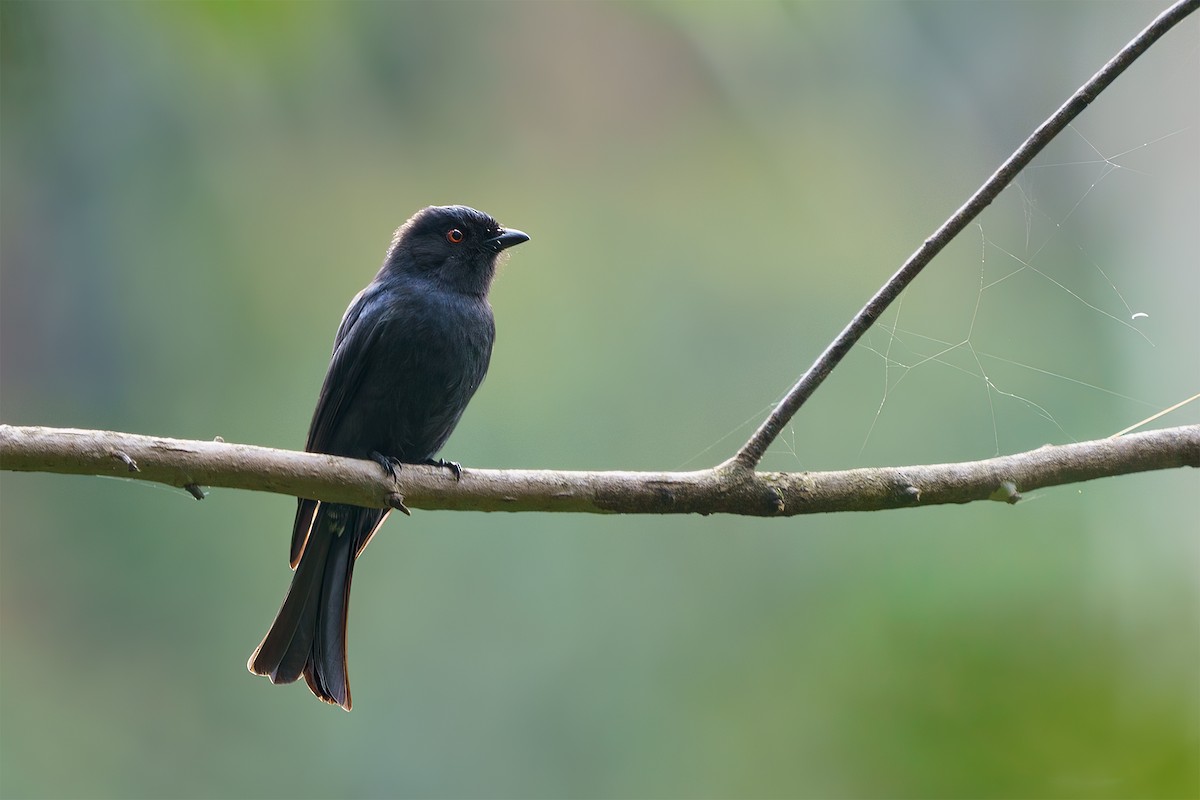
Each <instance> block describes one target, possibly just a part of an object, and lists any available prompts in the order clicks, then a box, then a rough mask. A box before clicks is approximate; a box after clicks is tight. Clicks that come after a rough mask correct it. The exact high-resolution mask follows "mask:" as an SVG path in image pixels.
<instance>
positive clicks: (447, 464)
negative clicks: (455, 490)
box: [425, 458, 462, 482]
mask: <svg viewBox="0 0 1200 800" xmlns="http://www.w3.org/2000/svg"><path fill="white" fill-rule="evenodd" d="M425 463H426V464H428V465H429V466H431V467H441V468H442V469H448V470H450V471H451V472H453V473H454V480H455V481H456V482H457V481H461V480H462V464H460V463H458V462H457V461H446V460H444V459H441V458H430V459H427V460H426V461H425Z"/></svg>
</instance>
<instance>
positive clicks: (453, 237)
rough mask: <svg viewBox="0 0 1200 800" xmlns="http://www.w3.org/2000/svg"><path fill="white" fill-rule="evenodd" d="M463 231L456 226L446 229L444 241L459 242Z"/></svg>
mask: <svg viewBox="0 0 1200 800" xmlns="http://www.w3.org/2000/svg"><path fill="white" fill-rule="evenodd" d="M463 238H464V237H463V232H462V231H460V230H459V229H458V228H451V229H450V230H448V231H446V241H447V242H449V243H450V244H459V243H461V242H462V240H463Z"/></svg>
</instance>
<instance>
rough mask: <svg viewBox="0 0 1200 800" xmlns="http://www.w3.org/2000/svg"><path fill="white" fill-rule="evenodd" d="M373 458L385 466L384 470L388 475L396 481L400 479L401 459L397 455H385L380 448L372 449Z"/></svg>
mask: <svg viewBox="0 0 1200 800" xmlns="http://www.w3.org/2000/svg"><path fill="white" fill-rule="evenodd" d="M371 460H372V461H374V462H375V463H376V464H378V465H379V466H381V467H383V471H384V472H386V473H387V474H388V477H389V478H391V479H392V480H394V481H398V480H400V467H401V466H403V465H402V464H401V463H400V459H398V458H396V457H395V456H385V455H384V454H383V453H380V452H379V451H378V450H372V451H371Z"/></svg>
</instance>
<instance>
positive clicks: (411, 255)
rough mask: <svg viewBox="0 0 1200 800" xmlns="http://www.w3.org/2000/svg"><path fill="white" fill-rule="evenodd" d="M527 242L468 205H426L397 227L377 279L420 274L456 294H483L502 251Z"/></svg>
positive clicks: (514, 231) (526, 239)
mask: <svg viewBox="0 0 1200 800" xmlns="http://www.w3.org/2000/svg"><path fill="white" fill-rule="evenodd" d="M528 240H529V237H528V236H527V235H525V234H524V233H522V232H521V231H518V230H513V229H511V228H505V227H503V226H501V225H500V223H498V222H496V220H495V219H493V218H492V217H490V216H489V215H487V214H484V213H483V212H482V211H476V210H475V209H473V208H469V207H468V206H429V207H428V208H423V209H421V210H420V211H418V212H417V213H416V214H414V215H413V216H412V218H411V219H410V220H409V221H408V222H406V223H404V224H403V225H401V226H400V228H399V229H397V231H396V233H395V235H394V236H393V237H392V244H391V247H389V248H388V253H387V258H386V259H384V262H383V269H382V270H380V277H385V276H387V275H395V276H413V277H416V276H421V277H425V278H428V279H432V280H436V281H437V282H438V283H441V284H443V285H444V286H446V287H447V288H449V289H452V290H454V291H457V292H462V293H464V294H476V295H486V294H487V291H488V289H489V288H490V287H491V285H492V278H493V277H494V276H495V274H496V263H497V261H498V260H499V258H500V254H501V253H503V252H504V251H505V250H506V249H507V248H509V247H512V246H513V245H517V244H520V243H521V242H525V241H528Z"/></svg>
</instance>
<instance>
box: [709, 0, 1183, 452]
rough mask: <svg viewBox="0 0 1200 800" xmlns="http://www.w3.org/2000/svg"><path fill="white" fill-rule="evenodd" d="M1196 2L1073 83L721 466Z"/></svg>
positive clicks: (765, 443) (763, 432) (772, 430)
mask: <svg viewBox="0 0 1200 800" xmlns="http://www.w3.org/2000/svg"><path fill="white" fill-rule="evenodd" d="M1197 7H1200V0H1180V2H1177V3H1175V5H1173V6H1171V7H1170V8H1168V9H1167V10H1166V11H1164V12H1163V13H1162V14H1160V15H1159V16H1158V18H1157V19H1155V20H1154V21H1153V22H1152V23H1150V25H1149V26H1147V27H1146V29H1145V30H1143V31H1142V32H1141V33H1139V34H1138V35H1137V36H1135V37H1134V38H1133V40H1132V41H1130V42H1129V44H1127V45H1125V47H1123V48H1122V49H1121V51H1120V52H1119V53H1117V54H1116V55H1115V56H1113V58H1112V60H1110V61H1109V62H1108V63H1107V64H1105V65H1104V68H1103V69H1101V70H1100V71H1099V72H1097V73H1096V74H1095V75H1093V76H1092V77H1091V79H1090V80H1088V82H1087V83H1085V84H1083V86H1081V87H1079V89H1078V91H1076V92H1075V94H1073V95H1071V97H1070V98H1069V99H1068V100H1067V102H1065V103H1063V105H1062V107H1060V108H1059V109H1058V110H1057V111H1055V112H1054V114H1052V115H1051V116H1050V118H1049V119H1047V120H1046V121H1045V122H1043V123H1042V124H1041V125H1040V126H1038V129H1037V130H1036V131H1034V132H1033V135H1032V136H1030V137H1029V138H1028V139H1026V140H1025V142H1024V143H1023V144H1022V145H1021V146H1020V147H1018V148H1017V150H1016V152H1015V153H1013V154H1012V155H1011V156H1009V157H1008V160H1006V161H1005V162H1004V163H1003V164H1001V165H1000V168H999V169H997V170H996V171H995V173H993V174H992V177H990V178H988V179H987V181H985V182H984V184H983V186H981V187H979V190H978V191H976V192H975V194H974V195H972V196H971V199H970V200H968V201H967V202H966V203H965V204H964V205H963V206H962V208H960V209H958V211H956V212H954V214H953V216H951V217H950V219H948V220H946V221H945V222H944V223H942V226H941V227H940V228H938V229H937V230H936V231H935V232H934V233H933V235H932V236H930V237H929V238H928V239H926V240H925V242H924V244H922V245H921V247H920V248H919V249H918V250H917V251H916V252H915V253H913V254H912V255H911V256H909V257H908V260H907V261H905V262H904V265H903V266H901V267H900V269H899V270H898V271H897V272H896V274H895V275H893V276H892V277H891V278H890V279H888V282H887V283H885V284H884V285H883V287H882V288H881V289H880V290H879V291H878V292H876V293H875V296H874V297H872V298H871V299H870V300H869V301H868V302H867V304H866V305H865V306H863V308H862V310H861V311H859V312H858V313H857V314H855V315H854V318H853V319H852V320H850V324H849V325H847V326H846V327H845V329H844V330H842V332H841V333H840V334H838V336H837V338H836V339H834V340H833V342H831V343H830V345H829V346H828V347H827V348H825V352H823V353H821V355H820V356H819V357H818V358H817V360H816V361H814V362H813V365H812V366H811V367H809V368H808V371H807V372H805V373H804V375H803V376H801V378H800V380H798V381H797V382H796V384H795V385H794V386H793V387H792V388H791V389H790V390H788V393H787V395H786V396H784V398H783V400H781V401H780V403H779V405H777V406H776V407H775V410H774V411H772V412H771V414H770V416H768V417H767V419H766V420H765V421H764V422H763V424H762V425H761V426H759V428H758V430H756V431H755V432H754V435H753V436H751V437H750V439H749V440H748V441H747V442H746V443H745V444H744V445H742V447H741V449H740V450H738V451H737V453H736V454H735V455H734V456H733V458H731V459H729V461H727V462H725V466H728V467H730V468H735V469H743V470H753V469H754V468H755V467H757V466H758V463H759V462H760V461H761V460H762V457H763V454H764V453H766V451H767V448H768V447H769V446H770V445H771V443H772V442H773V441H775V438H776V437H777V436H779V433H780V431H782V430H783V429H784V428H785V427H787V424H788V423H789V422H790V421H791V419H792V417H793V416H794V415H795V414H796V412H797V411H799V410H800V407H801V406H802V405H804V403H805V401H807V400H808V398H809V397H810V396H811V395H812V393H813V392H815V391H816V389H817V387H818V386H820V385H821V384H822V383H823V382H824V381H825V379H826V378H827V377H829V374H830V373H831V372H832V371H833V369H834V367H836V366H837V365H838V363H839V362H841V360H842V359H843V358H845V356H846V354H847V353H849V352H850V349H851V348H852V347H853V346H854V344H855V343H856V342H857V341H858V340H859V339H860V338H861V337H862V335H863V334H864V333H866V332H867V329H868V328H870V327H871V326H872V325H873V324H875V321H876V320H878V319H879V317H880V316H881V315H882V314H883V312H884V311H885V310H887V307H888V306H889V305H891V303H892V301H893V300H895V299H896V298H897V297H899V296H900V293H901V292H903V291H904V289H905V288H907V286H908V285H909V284H910V283H912V282H913V280H914V279H915V278H916V277H917V275H919V274H920V272H921V270H922V269H924V268H925V266H926V265H927V264H928V263H929V262H930V261H932V260H933V257H934V256H936V255H937V254H938V253H940V252H941V251H942V249H943V248H944V247H945V246H946V245H948V244H949V243H950V241H951V240H952V239H954V237H955V236H957V235H958V234H959V233H961V232H962V230H963V229H964V228H966V227H967V225H968V224H970V222H971V221H972V220H974V219H975V217H977V216H979V214H980V213H981V212H982V211H983V210H984V209H985V208H987V206H988V205H989V204H990V203H991V202H992V201H993V200H995V199H996V197H997V196H999V194H1000V192H1002V191H1003V190H1004V188H1005V187H1007V186H1008V184H1010V183H1011V182H1012V181H1013V179H1014V178H1016V177H1017V174H1018V173H1020V171H1021V170H1022V169H1024V168H1025V167H1026V166H1027V165H1028V164H1029V162H1030V161H1032V160H1033V158H1034V156H1036V155H1037V154H1038V153H1040V152H1041V151H1042V149H1043V148H1045V147H1046V145H1048V144H1049V143H1050V142H1051V141H1052V140H1053V139H1054V137H1055V136H1057V135H1058V134H1059V133H1061V132H1062V130H1063V129H1064V128H1066V127H1067V125H1069V124H1070V123H1071V122H1072V121H1073V120H1074V119H1075V118H1076V117H1078V116H1079V115H1080V114H1081V113H1082V112H1083V110H1084V109H1085V108H1087V107H1088V105H1089V104H1090V103H1091V102H1092V101H1093V100H1095V99H1096V97H1097V95H1099V94H1100V92H1102V91H1104V89H1105V88H1107V87H1108V85H1109V84H1111V83H1112V82H1113V81H1114V80H1115V79H1116V78H1117V76H1118V75H1120V74H1121V73H1122V72H1124V71H1125V69H1126V68H1127V67H1128V66H1129V65H1130V64H1132V63H1133V62H1134V61H1135V60H1136V59H1137V58H1138V56H1140V55H1141V54H1142V53H1144V52H1145V51H1146V50H1147V48H1149V47H1150V45H1152V44H1154V42H1156V41H1157V40H1158V39H1159V38H1160V37H1161V36H1162V35H1163V34H1165V33H1166V32H1167V31H1169V30H1170V29H1171V28H1172V27H1174V26H1175V25H1176V24H1178V23H1179V22H1181V21H1182V20H1183V19H1184V18H1185V17H1187V16H1188V15H1189V14H1191V13H1192V12H1193V11H1195V10H1196V9H1197Z"/></svg>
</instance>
